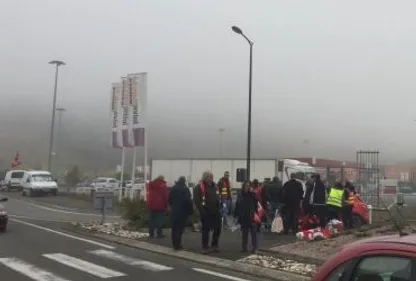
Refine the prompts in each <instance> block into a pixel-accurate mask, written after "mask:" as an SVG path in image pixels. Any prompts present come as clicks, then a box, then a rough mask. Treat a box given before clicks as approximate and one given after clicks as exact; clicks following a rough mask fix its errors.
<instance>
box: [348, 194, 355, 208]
mask: <svg viewBox="0 0 416 281" xmlns="http://www.w3.org/2000/svg"><path fill="white" fill-rule="evenodd" d="M354 203H355V193H354V192H348V200H347V204H348V205H350V206H352V205H354Z"/></svg>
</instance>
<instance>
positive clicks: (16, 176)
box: [4, 170, 26, 191]
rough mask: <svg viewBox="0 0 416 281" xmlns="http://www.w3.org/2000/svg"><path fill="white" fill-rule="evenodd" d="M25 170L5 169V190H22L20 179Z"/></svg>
mask: <svg viewBox="0 0 416 281" xmlns="http://www.w3.org/2000/svg"><path fill="white" fill-rule="evenodd" d="M25 172H26V170H10V171H7V173H6V175H5V176H4V183H5V185H6V186H5V190H6V191H12V190H18V191H20V190H22V185H21V182H22V179H23V176H24V174H25Z"/></svg>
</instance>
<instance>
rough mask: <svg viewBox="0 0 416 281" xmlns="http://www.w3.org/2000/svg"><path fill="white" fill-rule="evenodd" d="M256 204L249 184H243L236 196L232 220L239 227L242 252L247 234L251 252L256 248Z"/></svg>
mask: <svg viewBox="0 0 416 281" xmlns="http://www.w3.org/2000/svg"><path fill="white" fill-rule="evenodd" d="M257 204H258V201H257V198H256V194H255V193H254V192H252V191H251V190H250V182H249V181H246V182H244V183H243V186H242V190H241V191H240V192H239V194H238V196H237V202H236V205H235V208H234V218H236V219H237V221H238V223H239V224H240V226H241V233H242V240H241V246H242V251H243V252H247V245H248V235H249V234H250V237H251V247H252V252H253V253H254V252H255V251H256V250H257V248H258V241H257V232H256V224H255V223H254V215H255V214H256V213H257Z"/></svg>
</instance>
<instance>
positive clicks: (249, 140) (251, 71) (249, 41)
mask: <svg viewBox="0 0 416 281" xmlns="http://www.w3.org/2000/svg"><path fill="white" fill-rule="evenodd" d="M231 29H232V30H233V31H234V32H235V33H237V34H240V35H241V36H243V37H244V39H246V40H247V42H248V44H249V45H250V69H249V78H248V124H247V167H246V169H247V171H246V177H247V178H246V180H250V160H251V81H252V76H253V45H254V42H253V41H251V40H250V39H249V38H248V37H247V36H246V35H245V34H244V33H243V31H242V30H241V28H239V27H238V26H232V27H231Z"/></svg>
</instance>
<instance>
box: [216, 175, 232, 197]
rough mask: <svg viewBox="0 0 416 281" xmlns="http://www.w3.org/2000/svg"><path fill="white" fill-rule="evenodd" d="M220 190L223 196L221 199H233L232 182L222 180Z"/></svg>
mask: <svg viewBox="0 0 416 281" xmlns="http://www.w3.org/2000/svg"><path fill="white" fill-rule="evenodd" d="M218 189H219V192H220V194H221V199H231V185H230V181H229V180H228V181H227V180H225V179H224V178H221V179H220V180H219V181H218Z"/></svg>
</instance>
